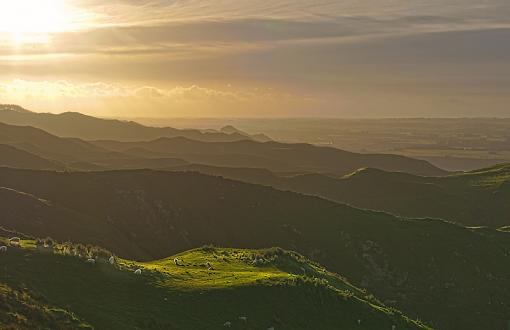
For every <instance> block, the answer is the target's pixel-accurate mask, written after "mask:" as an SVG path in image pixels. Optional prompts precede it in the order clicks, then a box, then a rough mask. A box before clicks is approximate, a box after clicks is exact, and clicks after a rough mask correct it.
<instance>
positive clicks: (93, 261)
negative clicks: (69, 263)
mask: <svg viewBox="0 0 510 330" xmlns="http://www.w3.org/2000/svg"><path fill="white" fill-rule="evenodd" d="M86 263H88V264H95V263H96V259H92V258H89V259H87V261H86Z"/></svg>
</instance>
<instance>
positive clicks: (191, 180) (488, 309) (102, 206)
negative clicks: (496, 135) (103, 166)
mask: <svg viewBox="0 0 510 330" xmlns="http://www.w3.org/2000/svg"><path fill="white" fill-rule="evenodd" d="M0 185H3V186H8V187H13V188H15V189H17V190H19V191H25V192H30V193H31V194H33V195H35V196H38V198H42V199H45V200H48V201H51V202H52V203H53V204H54V205H62V206H65V207H66V208H68V209H70V210H73V211H75V212H78V213H80V214H83V215H84V216H87V217H91V218H94V219H96V220H97V221H100V222H106V223H108V224H109V226H108V227H105V230H107V231H108V232H107V233H106V234H105V235H109V234H110V232H109V231H110V230H113V229H111V228H115V231H116V232H115V233H119V232H120V233H122V234H123V235H124V237H125V238H126V242H129V243H127V244H126V245H123V246H121V247H114V246H112V242H108V241H107V242H105V243H104V246H105V247H107V248H110V249H114V251H115V252H116V253H119V254H120V255H122V256H126V257H134V258H142V259H145V260H147V259H155V258H162V257H165V256H166V255H171V254H174V253H178V252H180V251H183V250H187V249H189V248H194V247H197V246H201V245H204V244H209V243H213V244H216V245H219V246H239V247H246V248H262V247H269V246H282V247H283V248H286V249H292V250H296V251H299V252H300V253H303V254H304V255H306V256H308V257H310V258H311V259H313V260H316V261H319V262H321V263H322V264H324V265H326V266H327V267H329V268H330V269H332V270H334V271H337V272H340V273H342V274H344V275H346V276H347V277H348V278H350V279H352V280H353V282H354V283H356V284H358V285H361V286H363V287H366V288H368V289H369V290H370V291H371V292H374V293H375V294H376V295H377V296H379V297H381V299H383V300H384V301H385V303H387V304H390V305H392V306H396V307H398V308H399V309H401V310H403V311H405V312H406V313H407V314H409V315H411V316H412V317H418V316H419V317H421V318H422V319H423V320H426V322H427V323H430V324H431V325H433V326H435V327H438V328H441V329H458V328H464V329H476V327H480V326H482V325H483V326H487V325H489V327H492V328H497V327H498V326H500V325H502V324H504V322H506V320H505V319H506V316H507V315H508V313H509V312H510V310H509V307H508V306H510V303H509V302H510V293H508V292H507V291H506V290H500V288H501V287H506V286H508V285H510V283H509V281H510V276H509V274H510V259H509V252H510V251H509V250H508V245H506V244H505V243H503V242H505V241H508V239H510V236H509V233H507V232H497V233H498V237H499V238H498V240H494V239H493V237H492V236H489V235H487V234H486V232H480V231H478V230H474V229H468V228H463V227H460V226H457V225H454V224H451V223H446V222H443V221H438V220H437V221H436V220H407V219H400V218H395V217H394V216H391V215H388V214H384V213H377V212H370V211H362V210H358V209H354V208H351V207H348V206H345V205H339V204H335V203H332V202H328V201H325V200H321V199H319V198H314V197H307V196H302V195H299V194H295V193H290V192H282V191H278V190H274V189H272V188H269V187H262V186H257V185H250V184H243V183H240V182H236V181H231V180H225V179H222V178H218V177H211V176H206V175H200V174H197V173H172V172H156V171H146V170H145V171H113V172H94V173H53V172H42V171H21V170H8V169H3V170H0ZM25 220H26V221H27V222H28V223H30V219H25ZM48 221H49V220H48ZM0 225H1V224H0ZM12 229H16V228H12ZM26 230H27V233H30V232H29V231H28V230H29V228H27V229H26ZM72 232H73V230H72V228H69V227H67V226H61V227H59V228H58V233H59V235H61V236H62V235H64V236H65V235H70V234H72ZM75 234H77V235H76V236H79V237H80V238H79V239H78V241H81V242H87V241H89V240H90V239H91V238H90V237H89V236H86V235H84V234H83V235H81V236H80V235H78V233H75ZM505 234H506V235H505ZM47 235H49V236H56V235H55V234H54V233H51V232H48V233H47ZM133 251H135V252H133ZM147 256H149V257H150V258H147ZM424 274H426V276H424ZM473 310H476V311H480V314H474V313H471V312H469V311H473Z"/></svg>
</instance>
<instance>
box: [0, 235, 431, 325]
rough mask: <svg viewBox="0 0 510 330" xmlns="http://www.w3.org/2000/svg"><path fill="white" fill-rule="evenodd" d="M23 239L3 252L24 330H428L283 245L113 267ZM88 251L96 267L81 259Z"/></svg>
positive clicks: (3, 290) (15, 318)
mask: <svg viewBox="0 0 510 330" xmlns="http://www.w3.org/2000/svg"><path fill="white" fill-rule="evenodd" d="M22 245H23V248H22V249H18V248H12V247H9V249H8V251H7V252H6V253H5V252H4V253H2V254H1V255H0V258H2V263H1V264H0V269H1V272H0V303H2V304H7V306H8V307H9V309H8V310H7V311H3V309H2V312H0V313H3V315H4V316H5V317H2V318H0V325H1V326H5V327H7V326H12V327H13V328H16V329H30V326H29V324H27V323H24V322H29V320H32V322H34V317H36V316H37V317H40V318H41V320H44V322H45V323H43V322H39V323H36V324H37V327H38V328H41V327H42V326H45V327H46V328H48V329H56V328H59V329H76V328H78V327H83V328H85V327H86V325H91V326H93V327H94V328H96V329H224V328H227V327H226V326H224V324H225V323H226V322H230V323H231V327H230V328H232V329H268V328H271V327H273V328H274V329H311V328H317V329H337V330H338V329H346V330H347V329H353V328H356V329H375V328H378V329H393V327H395V328H396V329H425V328H426V327H425V326H422V325H420V324H419V323H417V322H415V321H412V320H410V319H408V318H407V317H405V316H403V315H402V314H401V313H400V312H398V311H395V310H393V309H390V308H387V307H385V306H383V305H382V304H381V303H380V302H378V301H377V300H376V299H375V298H373V296H371V295H368V294H366V293H365V292H364V291H362V290H360V289H358V288H356V287H354V286H352V285H351V284H349V283H348V282H347V281H346V280H345V279H343V278H341V277H340V276H338V275H336V274H333V273H330V272H327V271H326V270H324V269H323V268H322V267H320V266H319V265H316V264H314V263H311V262H310V261H308V260H306V259H305V258H303V257H302V256H300V255H298V254H296V253H293V252H287V251H284V250H281V249H270V250H243V249H221V248H212V247H207V248H201V249H196V250H192V251H188V252H184V253H181V254H179V255H176V256H174V257H171V258H166V259H162V260H157V261H153V262H146V263H138V262H133V261H128V260H122V259H118V258H117V259H116V262H115V265H111V264H110V263H109V262H108V260H107V258H108V257H109V253H108V252H107V251H104V250H100V249H97V248H92V247H85V246H79V245H70V244H64V245H62V244H51V245H50V246H48V247H45V246H44V245H43V243H42V242H41V243H38V244H37V245H36V242H35V241H23V242H22ZM46 246H47V245H46ZM78 253H80V255H81V257H80V256H76V254H78ZM87 253H88V254H89V255H85V254H87ZM91 257H97V261H96V262H95V263H94V264H91V263H87V262H86V260H87V258H91ZM174 259H177V262H174ZM136 269H140V270H141V274H136V273H135V272H134V271H135V270H136ZM29 293H30V295H29ZM34 296H35V297H38V298H37V300H36V299H34V298H32V297H34ZM13 297H14V298H16V299H12V298H13ZM20 297H21V298H20ZM50 304H51V306H60V307H48V306H50ZM27 306H29V307H27ZM63 308H65V309H63ZM26 317H28V318H29V320H25V318H26ZM240 317H241V318H243V317H245V318H246V321H245V320H243V319H240Z"/></svg>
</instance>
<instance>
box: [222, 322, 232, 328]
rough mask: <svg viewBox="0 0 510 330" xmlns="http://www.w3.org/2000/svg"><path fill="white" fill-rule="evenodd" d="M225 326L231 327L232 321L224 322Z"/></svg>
mask: <svg viewBox="0 0 510 330" xmlns="http://www.w3.org/2000/svg"><path fill="white" fill-rule="evenodd" d="M223 326H224V327H225V328H230V327H231V326H232V323H231V322H230V321H227V322H225V323H223Z"/></svg>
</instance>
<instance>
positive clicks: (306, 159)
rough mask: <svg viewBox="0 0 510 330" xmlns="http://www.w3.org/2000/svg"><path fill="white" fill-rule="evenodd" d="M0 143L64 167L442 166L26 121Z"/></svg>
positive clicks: (435, 171) (414, 169) (2, 134)
mask: <svg viewBox="0 0 510 330" xmlns="http://www.w3.org/2000/svg"><path fill="white" fill-rule="evenodd" d="M0 144H5V145H10V146H12V147H15V148H17V149H20V150H23V151H25V152H28V153H32V154H34V155H36V156H38V157H42V158H45V159H47V160H54V161H59V162H63V163H65V164H64V165H66V166H67V167H68V168H69V169H76V170H95V169H119V168H128V169H129V168H153V169H154V168H156V169H160V168H165V167H170V166H176V165H183V164H186V163H200V164H206V165H215V166H225V167H254V168H267V169H270V170H273V171H279V172H299V173H301V172H308V171H313V172H316V171H317V172H326V173H333V174H335V175H344V174H347V173H349V172H352V171H354V170H356V169H358V168H360V167H375V168H380V169H384V170H388V171H399V172H406V173H413V174H419V175H444V174H446V173H447V172H445V171H443V170H441V169H439V168H437V167H434V166H433V165H431V164H430V163H428V162H426V161H421V160H416V159H412V158H407V157H403V156H396V155H376V154H357V153H351V152H347V151H343V150H339V149H334V148H324V147H316V146H313V145H309V144H285V143H277V142H264V143H262V142H256V141H250V140H243V141H234V142H202V141H195V140H190V139H187V138H184V137H176V138H160V139H157V140H153V141H147V142H118V141H94V142H87V141H84V140H81V139H78V138H61V137H58V136H55V135H52V134H49V133H47V132H45V131H43V130H40V129H37V128H34V127H30V126H15V125H8V124H3V123H0Z"/></svg>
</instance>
